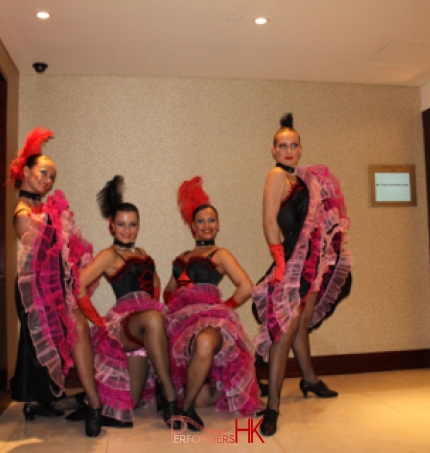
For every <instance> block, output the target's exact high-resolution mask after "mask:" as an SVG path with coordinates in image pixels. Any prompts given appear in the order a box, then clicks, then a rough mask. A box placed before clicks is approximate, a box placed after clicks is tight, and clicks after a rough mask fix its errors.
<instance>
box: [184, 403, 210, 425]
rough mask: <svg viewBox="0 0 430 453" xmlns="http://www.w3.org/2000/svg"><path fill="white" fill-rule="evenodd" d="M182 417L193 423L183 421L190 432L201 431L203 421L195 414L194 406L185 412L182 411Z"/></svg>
mask: <svg viewBox="0 0 430 453" xmlns="http://www.w3.org/2000/svg"><path fill="white" fill-rule="evenodd" d="M182 415H183V416H184V417H188V418H189V419H190V420H191V421H193V422H194V423H190V422H189V421H187V420H184V421H185V422H187V427H188V428H189V429H190V430H191V431H203V428H204V427H205V424H204V423H203V420H202V419H201V418H200V417H199V415H198V414H197V412H196V410H195V409H194V406H190V407H189V408H188V409H187V410H186V411H184V410H183V411H182Z"/></svg>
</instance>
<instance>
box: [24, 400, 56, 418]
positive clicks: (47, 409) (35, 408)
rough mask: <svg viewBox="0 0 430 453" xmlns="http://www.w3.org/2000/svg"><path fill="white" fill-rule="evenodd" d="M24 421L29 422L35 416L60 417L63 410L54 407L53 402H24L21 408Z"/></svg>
mask: <svg viewBox="0 0 430 453" xmlns="http://www.w3.org/2000/svg"><path fill="white" fill-rule="evenodd" d="M22 412H23V414H24V418H25V421H27V422H29V421H32V420H34V418H35V417H36V415H37V416H39V417H49V418H54V417H62V416H63V415H64V412H63V411H59V410H58V409H55V407H54V405H53V403H44V404H35V403H25V404H24V407H23V408H22Z"/></svg>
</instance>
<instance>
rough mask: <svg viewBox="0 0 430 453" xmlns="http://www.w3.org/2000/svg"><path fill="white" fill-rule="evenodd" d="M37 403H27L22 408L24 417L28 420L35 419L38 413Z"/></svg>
mask: <svg viewBox="0 0 430 453" xmlns="http://www.w3.org/2000/svg"><path fill="white" fill-rule="evenodd" d="M36 407H37V405H36V404H31V403H25V404H24V407H23V408H22V413H23V414H24V418H25V421H26V422H29V421H32V420H34V417H35V415H36Z"/></svg>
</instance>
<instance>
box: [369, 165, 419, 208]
mask: <svg viewBox="0 0 430 453" xmlns="http://www.w3.org/2000/svg"><path fill="white" fill-rule="evenodd" d="M369 184H370V205H371V206H373V207H377V206H416V205H417V192H416V181H415V165H369Z"/></svg>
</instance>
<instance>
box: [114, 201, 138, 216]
mask: <svg viewBox="0 0 430 453" xmlns="http://www.w3.org/2000/svg"><path fill="white" fill-rule="evenodd" d="M118 212H135V213H136V214H137V218H138V219H140V215H139V210H138V209H137V207H136V206H135V205H134V204H133V203H119V204H118V205H116V206H115V208H114V209H113V211H112V214H111V217H112V219H114V218H115V216H116V215H117V213H118Z"/></svg>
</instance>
